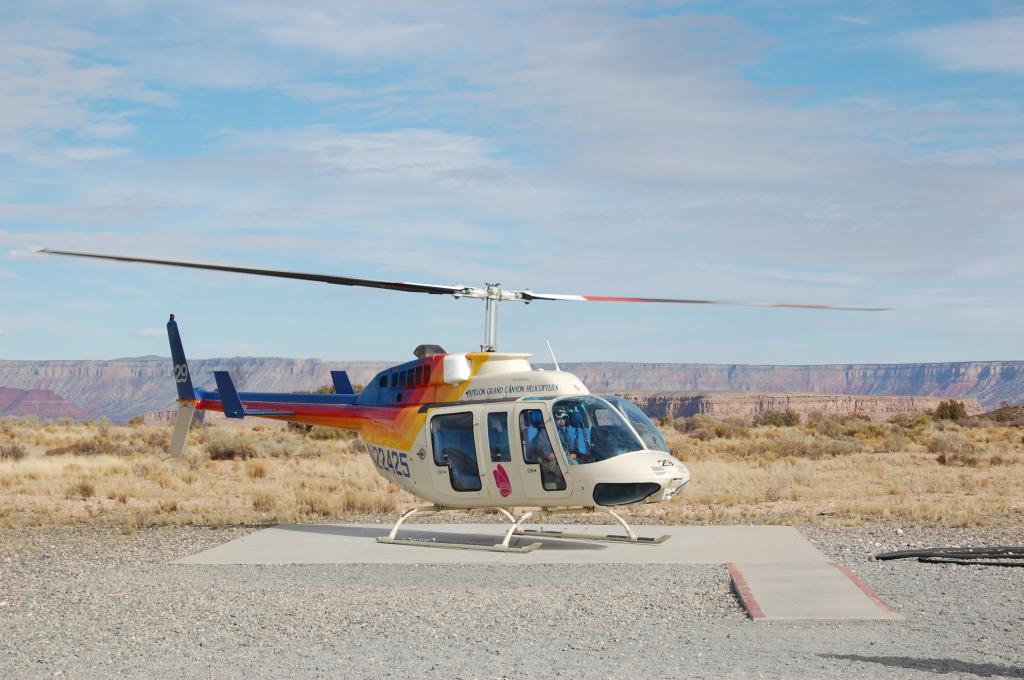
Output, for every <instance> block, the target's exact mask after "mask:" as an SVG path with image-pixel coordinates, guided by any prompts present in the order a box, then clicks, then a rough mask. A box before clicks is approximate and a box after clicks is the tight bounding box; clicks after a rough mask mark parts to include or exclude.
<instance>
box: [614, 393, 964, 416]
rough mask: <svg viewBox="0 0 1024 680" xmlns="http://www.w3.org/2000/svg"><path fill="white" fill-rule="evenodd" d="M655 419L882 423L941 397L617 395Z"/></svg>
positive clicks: (928, 405) (923, 408)
mask: <svg viewBox="0 0 1024 680" xmlns="http://www.w3.org/2000/svg"><path fill="white" fill-rule="evenodd" d="M616 394H618V395H619V396H622V397H625V398H626V399H629V400H630V401H632V402H633V403H634V404H636V405H637V406H639V407H640V408H641V410H643V412H644V413H646V414H647V415H649V416H651V417H652V418H657V417H661V416H668V417H670V418H680V417H684V416H695V415H698V414H702V413H706V414H708V415H712V416H715V417H716V418H727V417H730V416H732V417H739V418H743V419H744V420H746V421H748V422H750V421H752V420H753V419H754V416H756V415H758V414H760V413H766V412H768V411H787V410H793V411H796V412H797V413H799V414H800V415H801V417H802V418H804V419H806V417H807V416H808V415H810V414H812V413H822V414H825V415H861V416H866V417H868V418H870V419H871V420H872V421H874V422H884V421H886V420H888V419H889V418H892V417H893V416H894V415H897V414H900V413H904V414H915V413H923V412H924V411H930V410H933V409H934V408H935V407H936V406H938V405H939V402H940V401H942V398H941V397H906V396H897V397H874V396H858V395H850V394H763V393H757V392H708V393H693V392H628V391H627V392H623V391H619V392H616ZM964 406H965V407H966V409H967V412H968V413H969V414H971V415H974V414H977V413H981V411H982V408H981V404H980V403H978V401H977V400H976V399H965V400H964Z"/></svg>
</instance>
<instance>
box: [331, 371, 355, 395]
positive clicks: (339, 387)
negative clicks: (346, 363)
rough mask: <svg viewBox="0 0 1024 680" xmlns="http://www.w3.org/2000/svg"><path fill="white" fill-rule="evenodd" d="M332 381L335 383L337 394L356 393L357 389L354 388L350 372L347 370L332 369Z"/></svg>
mask: <svg viewBox="0 0 1024 680" xmlns="http://www.w3.org/2000/svg"><path fill="white" fill-rule="evenodd" d="M331 382H333V383H334V393H335V394H355V393H356V391H355V390H354V389H352V381H351V380H349V378H348V373H347V372H345V371H331Z"/></svg>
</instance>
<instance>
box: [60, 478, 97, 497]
mask: <svg viewBox="0 0 1024 680" xmlns="http://www.w3.org/2000/svg"><path fill="white" fill-rule="evenodd" d="M95 495H96V485H95V484H93V483H92V482H90V481H89V480H88V479H80V480H78V481H77V482H75V483H74V484H72V485H71V486H69V487H68V488H67V489H66V490H65V491H64V497H65V498H82V499H85V498H90V497H92V496H95Z"/></svg>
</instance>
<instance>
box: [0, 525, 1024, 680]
mask: <svg viewBox="0 0 1024 680" xmlns="http://www.w3.org/2000/svg"><path fill="white" fill-rule="evenodd" d="M249 531H252V530H251V529H204V528H160V529H146V530H140V531H139V532H138V533H136V534H134V535H131V536H125V535H122V534H121V533H119V532H118V531H117V530H115V529H103V528H59V529H49V530H40V529H17V530H3V531H0V627H2V631H3V636H2V638H0V639H2V641H3V643H2V646H0V678H22V677H54V676H60V677H226V676H227V677H236V676H242V675H245V676H250V677H282V676H291V677H294V676H298V677H385V678H418V677H437V678H520V677H538V678H539V677H555V678H623V677H680V676H684V675H685V676H689V677H697V678H702V677H715V678H762V677H763V678H854V677H856V678H876V677H877V678H932V677H934V676H936V675H942V676H945V677H950V678H958V677H964V678H973V677H1010V678H1024V569H1007V568H998V567H958V566H939V565H927V564H919V563H917V562H913V561H900V562H870V561H868V560H867V555H868V554H869V553H872V552H877V551H881V550H890V549H899V548H904V547H907V546H910V545H915V544H916V545H919V546H926V545H927V546H932V545H985V544H988V545H993V544H1017V545H1021V544H1024V528H1022V527H1018V526H1005V527H1002V528H999V527H997V528H989V529H980V530H967V531H960V530H949V529H946V530H907V531H905V532H903V533H898V532H897V530H895V529H881V528H873V529H840V528H824V527H806V528H803V529H802V531H803V532H804V534H805V535H806V536H807V537H808V538H810V539H811V540H812V541H814V543H815V544H816V545H817V546H818V547H819V549H821V550H822V551H823V552H824V553H825V554H827V555H829V556H830V557H832V558H833V559H836V560H837V561H839V562H841V563H843V564H845V565H846V566H848V567H850V568H851V569H852V570H853V571H854V572H855V573H857V574H858V575H859V576H860V577H861V578H862V579H864V580H865V581H866V582H867V583H868V584H869V585H870V586H871V587H872V588H874V589H875V590H876V591H877V592H878V593H879V594H880V595H881V596H882V597H883V598H884V599H885V600H886V601H888V602H889V603H890V604H892V605H893V606H894V607H896V608H898V609H900V610H901V611H903V612H904V613H906V614H907V616H908V619H907V620H906V621H903V622H885V623H852V624H779V623H753V622H750V621H749V620H747V618H746V617H745V616H744V615H743V613H742V611H741V610H740V608H739V606H738V604H737V602H736V600H735V598H734V597H733V596H732V594H731V593H730V590H729V581H728V574H727V572H726V571H725V569H724V568H722V567H714V566H657V565H640V566H626V565H589V566H586V567H566V566H564V565H557V566H556V565H546V566H529V567H517V568H508V567H494V566H459V567H457V568H456V569H452V568H449V567H440V566H351V565H338V566H289V567H251V566H248V567H247V566H225V567H209V566H184V565H172V564H169V562H170V561H172V560H174V559H177V558H178V557H181V556H184V555H187V554H192V553H195V552H199V551H201V550H204V549H207V548H210V547H213V546H215V545H219V544H221V543H224V542H226V541H229V540H232V539H234V538H237V537H239V536H241V535H243V534H245V533H248V532H249Z"/></svg>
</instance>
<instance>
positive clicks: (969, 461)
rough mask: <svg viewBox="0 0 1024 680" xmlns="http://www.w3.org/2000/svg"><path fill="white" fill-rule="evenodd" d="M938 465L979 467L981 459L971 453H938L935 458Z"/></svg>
mask: <svg viewBox="0 0 1024 680" xmlns="http://www.w3.org/2000/svg"><path fill="white" fill-rule="evenodd" d="M935 460H936V461H937V462H938V463H939V465H950V466H960V467H972V468H976V467H981V459H980V458H979V457H978V456H976V455H974V454H973V453H965V452H962V451H960V452H957V453H940V454H939V455H938V457H936V459H935Z"/></svg>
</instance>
